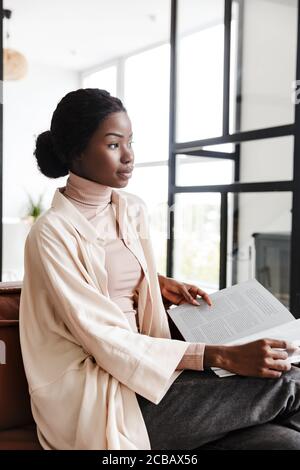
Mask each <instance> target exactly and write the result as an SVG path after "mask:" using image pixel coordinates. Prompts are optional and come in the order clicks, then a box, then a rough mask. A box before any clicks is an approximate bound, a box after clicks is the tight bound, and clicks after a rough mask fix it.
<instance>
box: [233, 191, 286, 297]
mask: <svg viewBox="0 0 300 470" xmlns="http://www.w3.org/2000/svg"><path fill="white" fill-rule="evenodd" d="M229 207H230V213H229V218H230V217H231V219H230V220H231V224H229V227H230V226H231V227H230V232H231V234H232V233H234V234H235V241H236V243H235V246H234V247H232V245H231V246H229V250H228V259H227V263H228V264H227V272H228V280H227V281H228V285H231V284H236V283H238V282H242V281H246V280H248V279H251V278H253V277H255V278H256V279H257V280H258V281H259V282H260V283H261V284H262V285H263V286H264V287H266V288H267V289H268V290H269V291H270V292H272V293H273V294H274V295H275V296H276V297H277V298H278V299H279V300H280V301H281V302H282V303H283V304H284V305H286V306H288V304H289V287H290V282H289V279H290V273H289V269H290V234H291V223H292V221H291V208H292V194H291V193H285V192H283V193H281V192H269V193H254V194H253V193H245V194H239V195H238V207H236V212H235V215H236V223H237V225H235V227H234V228H232V208H233V204H232V195H231V203H230V205H229ZM231 240H232V238H231ZM229 242H230V236H229Z"/></svg>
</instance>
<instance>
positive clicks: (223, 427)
mask: <svg viewBox="0 0 300 470" xmlns="http://www.w3.org/2000/svg"><path fill="white" fill-rule="evenodd" d="M136 396H137V399H138V402H139V405H140V408H141V411H142V414H143V417H144V420H145V424H146V427H147V430H148V434H149V439H150V443H151V448H152V449H157V450H167V449H173V450H178V449H194V450H196V449H198V448H202V449H205V448H206V449H228V450H229V449H230V450H231V449H234V450H238V449H242V450H246V449H251V450H254V449H281V450H282V449H293V450H295V449H297V450H300V368H298V367H292V369H291V370H290V371H289V372H285V373H283V374H282V376H281V378H279V379H261V378H252V377H241V376H237V375H234V376H231V377H226V378H223V379H222V378H219V377H217V376H216V375H215V374H214V373H213V372H211V371H203V372H198V371H194V370H184V371H183V372H182V373H181V374H180V376H179V377H177V379H176V380H175V381H174V382H173V384H172V385H171V387H170V388H169V390H168V391H167V393H166V394H165V396H164V397H163V399H162V400H161V401H160V403H159V404H158V405H155V404H153V403H152V402H150V401H149V400H147V399H146V398H144V397H142V396H141V395H138V394H137V395H136Z"/></svg>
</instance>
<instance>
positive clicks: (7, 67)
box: [3, 49, 28, 80]
mask: <svg viewBox="0 0 300 470" xmlns="http://www.w3.org/2000/svg"><path fill="white" fill-rule="evenodd" d="M27 69H28V65H27V60H26V59H25V57H24V56H23V55H22V54H21V53H20V52H18V51H15V50H14V49H3V72H4V80H20V79H21V78H23V77H25V75H26V73H27Z"/></svg>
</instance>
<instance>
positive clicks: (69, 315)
mask: <svg viewBox="0 0 300 470" xmlns="http://www.w3.org/2000/svg"><path fill="white" fill-rule="evenodd" d="M31 235H32V234H31V233H30V234H29V236H28V238H27V243H26V248H25V249H26V256H27V257H28V259H29V265H30V266H31V265H32V266H34V268H33V269H32V270H31V275H32V282H33V283H35V284H34V285H35V286H36V288H35V292H36V293H37V295H38V293H39V290H40V289H42V290H44V291H45V289H47V293H48V295H49V298H50V299H51V302H52V305H53V308H54V309H55V312H56V315H58V317H59V318H60V319H61V320H62V321H63V323H64V324H65V325H66V326H67V328H68V329H69V331H70V332H71V334H72V335H73V337H74V339H75V340H76V341H77V343H78V344H80V345H81V346H82V348H83V349H84V350H85V351H87V352H88V353H89V354H91V355H92V356H93V357H94V359H95V361H96V363H97V364H98V365H99V367H101V368H102V369H103V370H105V371H107V372H108V373H109V374H111V375H112V376H113V377H115V378H116V379H117V380H118V381H120V382H122V383H123V384H124V385H126V386H127V387H128V388H130V389H132V390H133V391H134V392H136V393H138V394H140V395H142V396H144V397H145V398H147V399H148V400H150V401H151V402H153V403H155V404H157V403H159V402H160V400H161V399H162V398H163V396H164V394H165V393H166V391H167V389H168V388H169V386H170V385H171V384H172V380H171V381H170V379H171V377H172V374H173V373H174V370H175V369H176V366H177V364H178V363H179V361H180V360H181V358H182V356H183V354H184V353H185V351H186V350H187V348H188V346H189V344H190V343H187V342H184V341H179V340H174V339H169V338H156V337H150V336H147V335H143V334H138V333H135V332H133V331H132V330H131V329H130V327H129V325H128V322H127V320H126V317H125V315H124V314H123V312H122V311H121V309H119V307H118V306H117V305H116V304H115V303H114V302H112V301H111V300H110V299H109V298H108V297H106V296H104V295H103V294H102V293H101V291H100V290H99V289H98V288H97V287H96V286H94V285H93V283H92V282H89V280H88V277H89V274H88V272H87V271H86V269H85V266H84V264H83V263H82V262H81V260H80V259H79V256H78V253H77V250H78V249H77V246H76V243H73V244H70V243H68V244H67V243H66V242H65V240H64V239H63V235H58V234H57V233H56V232H54V231H53V230H52V229H51V227H50V228H49V227H48V226H45V225H44V226H42V228H40V229H39V230H36V231H34V235H35V236H33V235H32V236H31ZM31 261H32V263H31Z"/></svg>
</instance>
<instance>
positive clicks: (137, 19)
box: [3, 0, 297, 71]
mask: <svg viewBox="0 0 300 470" xmlns="http://www.w3.org/2000/svg"><path fill="white" fill-rule="evenodd" d="M247 1H249V0H247ZM250 1H252V0H250ZM261 1H265V2H266V1H268V2H272V3H274V4H276V3H284V4H285V5H288V6H294V5H295V4H296V1H297V0H261ZM3 3H4V8H8V9H10V10H12V17H11V19H10V20H5V21H4V23H5V24H4V31H5V30H6V29H7V26H9V30H10V35H11V38H10V43H9V44H7V43H6V42H4V44H6V45H9V47H12V48H15V49H17V50H19V51H20V52H23V54H24V55H25V56H26V58H27V59H28V60H29V61H31V62H37V63H41V64H46V65H52V66H57V67H63V68H67V69H70V70H77V71H83V70H88V69H89V68H92V67H94V66H97V65H99V64H103V63H106V62H109V61H111V60H113V59H115V58H117V57H120V56H124V55H125V56H126V55H129V54H132V53H134V52H136V51H139V50H141V49H143V48H147V47H150V46H153V45H155V44H159V43H162V42H166V41H168V40H169V35H170V3H171V0H4V2H3ZM223 5H224V1H223V0H181V1H179V12H180V24H179V31H180V33H181V34H185V33H186V32H187V31H190V32H191V31H194V30H199V29H200V28H201V27H202V28H203V27H205V26H207V25H208V24H213V23H216V22H218V21H222V20H223V14H224V11H223Z"/></svg>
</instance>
